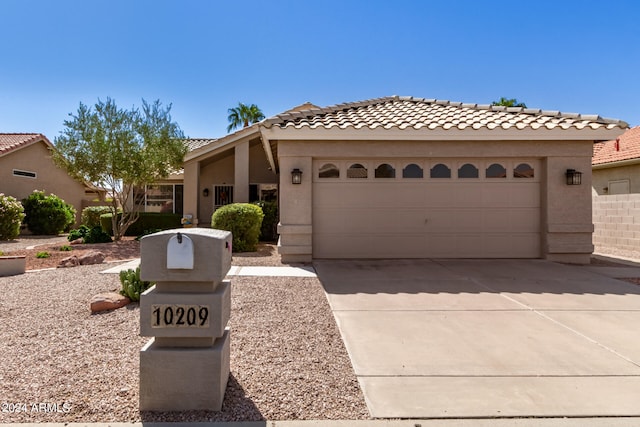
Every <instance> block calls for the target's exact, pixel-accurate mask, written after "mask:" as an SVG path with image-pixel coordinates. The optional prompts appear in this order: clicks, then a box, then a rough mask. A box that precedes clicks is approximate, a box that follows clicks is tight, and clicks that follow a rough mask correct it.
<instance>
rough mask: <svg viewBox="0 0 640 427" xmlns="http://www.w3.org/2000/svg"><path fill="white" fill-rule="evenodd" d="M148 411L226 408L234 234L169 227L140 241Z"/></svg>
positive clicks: (143, 394)
mask: <svg viewBox="0 0 640 427" xmlns="http://www.w3.org/2000/svg"><path fill="white" fill-rule="evenodd" d="M140 256H141V260H140V278H141V279H142V280H148V281H154V282H156V285H155V286H153V287H152V288H150V289H148V290H147V291H146V292H144V293H143V294H142V295H141V296H140V335H142V336H146V337H152V338H151V339H150V340H149V342H147V344H146V345H145V346H144V347H143V348H142V350H141V351H140V410H142V411H187V410H213V411H219V410H221V409H222V401H223V398H224V392H225V389H226V387H227V381H228V379H229V370H230V353H229V351H230V350H229V329H228V328H227V322H228V321H229V316H230V314H231V283H230V282H229V281H228V280H224V278H225V276H226V275H227V272H228V271H229V268H231V233H230V232H228V231H221V230H212V229H204V228H193V229H176V230H167V231H162V232H159V233H155V234H151V235H148V236H145V237H143V238H142V240H141V241H140Z"/></svg>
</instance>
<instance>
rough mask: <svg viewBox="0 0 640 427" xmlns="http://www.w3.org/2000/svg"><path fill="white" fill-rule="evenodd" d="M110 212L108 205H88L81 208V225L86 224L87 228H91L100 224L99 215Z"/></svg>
mask: <svg viewBox="0 0 640 427" xmlns="http://www.w3.org/2000/svg"><path fill="white" fill-rule="evenodd" d="M108 213H111V208H110V207H109V206H88V207H86V208H84V209H82V215H81V220H82V225H86V226H87V227H89V228H93V227H95V226H98V225H101V224H100V216H101V215H104V214H108Z"/></svg>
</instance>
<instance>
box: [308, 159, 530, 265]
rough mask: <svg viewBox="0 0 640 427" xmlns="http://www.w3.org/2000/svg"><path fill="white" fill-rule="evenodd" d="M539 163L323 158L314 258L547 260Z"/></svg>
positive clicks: (316, 185)
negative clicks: (542, 238)
mask: <svg viewBox="0 0 640 427" xmlns="http://www.w3.org/2000/svg"><path fill="white" fill-rule="evenodd" d="M538 175H539V161H538V160H535V159H522V160H513V159H509V160H500V159H497V160H492V159H463V160H460V159H456V160H447V159H423V160H419V161H416V160H415V159H413V160H410V161H398V160H394V161H381V160H375V161H364V160H362V161H361V160H316V161H314V182H313V257H314V258H539V257H540V179H539V176H538Z"/></svg>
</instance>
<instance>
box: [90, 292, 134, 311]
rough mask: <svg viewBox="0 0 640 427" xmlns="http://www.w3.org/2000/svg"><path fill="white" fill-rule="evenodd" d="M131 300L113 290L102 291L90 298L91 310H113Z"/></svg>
mask: <svg viewBox="0 0 640 427" xmlns="http://www.w3.org/2000/svg"><path fill="white" fill-rule="evenodd" d="M130 302H131V300H130V299H129V298H127V297H125V296H123V295H120V294H118V293H115V292H104V293H102V294H98V295H96V296H94V297H93V298H91V312H92V313H97V312H100V311H106V310H115V309H116V308H120V307H124V306H125V305H127V304H129V303H130Z"/></svg>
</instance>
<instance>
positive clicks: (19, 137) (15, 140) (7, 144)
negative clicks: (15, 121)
mask: <svg viewBox="0 0 640 427" xmlns="http://www.w3.org/2000/svg"><path fill="white" fill-rule="evenodd" d="M37 141H43V142H44V143H45V144H46V145H47V146H49V147H53V144H51V141H49V140H48V139H47V137H46V136H44V135H43V134H41V133H0V155H3V154H6V153H9V152H10V151H13V150H17V149H19V148H22V147H25V146H27V145H30V144H32V143H34V142H37Z"/></svg>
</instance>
